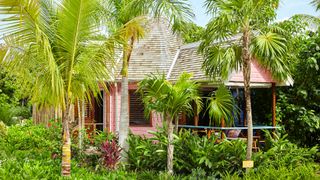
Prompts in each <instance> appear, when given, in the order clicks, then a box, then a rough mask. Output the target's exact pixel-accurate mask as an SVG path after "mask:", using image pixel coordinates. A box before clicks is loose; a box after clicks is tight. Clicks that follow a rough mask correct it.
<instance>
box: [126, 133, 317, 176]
mask: <svg viewBox="0 0 320 180" xmlns="http://www.w3.org/2000/svg"><path fill="white" fill-rule="evenodd" d="M151 133H152V134H153V137H152V138H143V137H140V136H136V135H132V134H131V135H130V136H129V138H128V144H129V146H130V148H129V151H128V164H129V168H130V169H132V170H138V171H143V170H151V171H164V170H165V167H166V148H167V144H168V142H167V135H166V131H165V130H164V129H162V128H159V129H158V131H157V132H151ZM174 137H175V139H174V146H175V151H174V170H175V172H177V173H179V174H192V176H193V177H206V176H212V177H224V176H226V174H229V175H230V176H233V174H237V175H243V174H244V169H243V168H242V161H243V160H244V159H245V153H246V145H245V142H244V141H241V140H232V141H228V140H225V141H222V142H220V143H215V142H216V141H217V139H215V138H210V139H208V138H207V137H199V136H197V135H195V134H192V133H191V132H189V131H186V130H182V131H180V132H179V134H177V135H175V136H174ZM267 137H268V139H269V140H268V142H266V146H267V147H266V148H265V149H264V150H265V151H260V152H258V153H256V154H254V157H253V160H254V162H255V169H254V173H257V174H259V173H262V174H264V173H263V171H264V170H265V169H270V171H269V172H272V171H276V170H277V169H279V171H277V172H276V173H281V172H285V173H286V174H285V175H284V176H281V177H285V176H289V175H290V173H291V172H292V171H293V169H292V168H293V167H298V168H301V170H304V171H302V172H301V173H300V174H299V177H300V176H301V177H304V176H307V177H309V175H314V174H315V170H314V169H313V168H311V167H312V165H311V164H312V163H313V162H314V160H315V158H316V152H317V148H316V147H314V148H311V149H307V148H299V147H298V146H297V145H296V144H293V143H291V142H289V141H288V140H287V139H286V138H287V137H286V136H284V137H282V138H276V139H275V140H273V139H272V138H271V135H270V134H267ZM195 167H197V168H198V169H195ZM254 173H253V174H254ZM227 177H228V176H227ZM250 177H251V175H250ZM252 177H253V175H252ZM258 177H259V176H258ZM261 177H263V176H261ZM267 177H273V176H267ZM290 177H291V176H290Z"/></svg>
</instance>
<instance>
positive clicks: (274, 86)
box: [272, 83, 276, 132]
mask: <svg viewBox="0 0 320 180" xmlns="http://www.w3.org/2000/svg"><path fill="white" fill-rule="evenodd" d="M272 126H273V127H275V126H276V84H275V83H272ZM273 132H275V129H274V130H273Z"/></svg>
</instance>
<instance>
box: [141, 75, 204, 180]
mask: <svg viewBox="0 0 320 180" xmlns="http://www.w3.org/2000/svg"><path fill="white" fill-rule="evenodd" d="M190 78H191V75H190V74H187V73H183V74H182V75H181V76H180V77H179V79H178V80H177V82H176V83H175V84H172V83H171V82H169V81H168V80H166V78H165V76H164V75H154V74H152V75H150V76H148V77H146V78H145V79H144V80H142V81H141V82H140V83H139V84H138V91H139V92H141V96H142V101H143V103H144V105H145V110H146V112H148V113H151V112H152V111H156V112H159V113H161V114H162V115H163V117H164V120H165V121H166V122H167V131H168V148H167V170H168V172H169V173H170V174H172V173H173V151H174V146H173V126H172V122H173V121H175V120H178V118H179V114H180V113H182V112H184V113H187V114H191V113H193V112H194V111H193V107H192V105H193V104H194V103H195V104H196V107H197V109H198V110H197V112H200V109H201V106H202V103H201V98H200V97H199V95H198V87H199V85H198V84H197V83H195V82H193V81H192V80H190ZM176 122H177V121H176ZM176 126H177V124H176Z"/></svg>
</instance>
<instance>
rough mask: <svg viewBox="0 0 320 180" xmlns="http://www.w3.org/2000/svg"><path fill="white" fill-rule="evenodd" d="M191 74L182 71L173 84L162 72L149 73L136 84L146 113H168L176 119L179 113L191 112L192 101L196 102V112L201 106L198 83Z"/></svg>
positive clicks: (172, 118)
mask: <svg viewBox="0 0 320 180" xmlns="http://www.w3.org/2000/svg"><path fill="white" fill-rule="evenodd" d="M191 77H192V75H191V74H188V73H185V72H184V73H182V74H181V75H180V76H179V79H178V80H177V82H176V83H175V84H173V83H171V82H169V81H168V80H167V79H166V78H165V76H164V74H163V75H155V74H151V75H149V76H148V77H146V78H145V79H143V80H142V81H141V82H139V84H138V87H139V88H138V90H137V91H139V92H140V93H141V96H142V101H143V103H144V105H145V109H146V112H147V113H150V112H151V111H156V112H159V113H163V114H165V116H167V115H169V116H170V118H171V119H166V120H168V121H170V120H174V119H176V118H177V117H178V116H179V114H180V113H182V112H185V113H187V114H192V113H193V112H194V110H193V107H192V105H193V103H195V104H196V107H197V112H200V109H201V108H202V102H201V98H200V96H199V92H198V88H199V84H197V83H196V82H194V81H192V79H191Z"/></svg>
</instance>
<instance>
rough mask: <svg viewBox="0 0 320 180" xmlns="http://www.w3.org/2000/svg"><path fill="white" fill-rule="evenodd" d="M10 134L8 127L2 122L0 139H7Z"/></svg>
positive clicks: (0, 123) (0, 124)
mask: <svg viewBox="0 0 320 180" xmlns="http://www.w3.org/2000/svg"><path fill="white" fill-rule="evenodd" d="M7 134H8V127H7V126H6V125H5V124H4V123H3V122H1V121H0V138H5V137H6V136H7Z"/></svg>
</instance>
